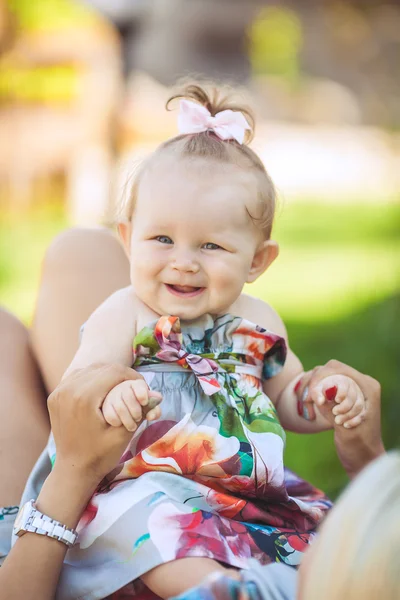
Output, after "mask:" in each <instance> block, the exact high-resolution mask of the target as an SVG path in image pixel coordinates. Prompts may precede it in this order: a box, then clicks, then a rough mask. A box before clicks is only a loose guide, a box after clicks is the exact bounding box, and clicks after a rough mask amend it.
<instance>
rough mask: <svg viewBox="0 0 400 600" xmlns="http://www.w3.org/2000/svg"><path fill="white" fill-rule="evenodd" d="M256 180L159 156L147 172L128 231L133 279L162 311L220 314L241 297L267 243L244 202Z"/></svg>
mask: <svg viewBox="0 0 400 600" xmlns="http://www.w3.org/2000/svg"><path fill="white" fill-rule="evenodd" d="M256 197H257V190H256V182H255V178H254V177H253V176H252V175H251V174H248V173H246V172H245V171H244V170H243V169H240V168H238V167H234V166H231V165H220V164H218V165H213V164H212V163H210V162H209V161H203V160H199V159H196V160H188V159H180V160H177V159H176V158H174V157H170V156H167V157H162V158H160V159H159V160H158V161H157V162H156V163H155V164H153V165H151V166H150V167H149V168H148V169H147V170H146V172H145V173H144V175H143V177H142V179H141V181H140V184H139V189H138V196H137V202H136V206H135V210H134V215H133V218H132V230H131V237H130V260H131V280H132V284H133V287H134V289H135V292H136V294H137V295H138V297H139V298H140V299H141V300H142V301H143V302H144V303H145V304H147V305H148V306H149V307H150V308H152V309H153V310H154V311H155V312H156V313H157V314H159V315H174V316H178V317H180V318H182V319H195V318H197V317H199V316H201V315H203V314H206V313H211V314H221V313H223V312H225V311H227V310H228V309H229V308H230V307H231V305H232V304H233V302H234V301H235V300H236V299H237V298H238V297H239V295H240V293H241V291H242V288H243V285H244V283H245V282H246V281H247V280H248V279H249V272H250V270H251V267H252V264H253V259H254V255H255V253H256V250H257V247H258V246H259V245H260V243H262V236H261V233H260V231H259V230H258V229H257V227H256V226H255V225H254V223H253V221H252V219H251V218H250V217H249V215H248V213H247V211H246V206H247V207H249V208H250V207H251V205H252V202H253V204H254V198H256Z"/></svg>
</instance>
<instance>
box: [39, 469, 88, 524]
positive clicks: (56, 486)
mask: <svg viewBox="0 0 400 600" xmlns="http://www.w3.org/2000/svg"><path fill="white" fill-rule="evenodd" d="M98 483H99V481H98V478H96V477H93V476H90V474H88V473H86V471H83V470H80V469H77V468H75V467H69V466H67V465H63V464H60V463H59V464H58V465H57V461H56V464H55V466H54V469H53V471H52V472H51V473H50V475H49V476H48V478H47V479H46V481H45V483H44V485H43V487H42V490H41V492H40V494H39V496H38V498H37V500H36V506H37V508H38V510H40V512H42V513H43V514H45V515H47V516H49V517H51V518H52V519H55V520H56V521H59V522H60V523H62V524H63V525H66V527H68V528H72V529H75V527H76V526H77V524H78V522H79V519H80V517H81V515H82V513H83V511H84V510H85V507H86V505H87V503H88V502H89V500H90V497H91V496H92V494H93V492H94V490H95V489H96V486H97V485H98Z"/></svg>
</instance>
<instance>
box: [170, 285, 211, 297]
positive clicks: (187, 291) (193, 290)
mask: <svg viewBox="0 0 400 600" xmlns="http://www.w3.org/2000/svg"><path fill="white" fill-rule="evenodd" d="M165 287H166V288H167V289H168V291H169V292H171V294H174V295H175V296H181V297H185V298H191V297H193V296H198V295H199V294H201V292H202V291H203V290H204V289H205V288H203V287H195V286H192V285H173V284H170V283H166V284H165Z"/></svg>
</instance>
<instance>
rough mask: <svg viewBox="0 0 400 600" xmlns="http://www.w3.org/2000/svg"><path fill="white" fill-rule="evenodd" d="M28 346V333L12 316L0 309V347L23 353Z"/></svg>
mask: <svg viewBox="0 0 400 600" xmlns="http://www.w3.org/2000/svg"><path fill="white" fill-rule="evenodd" d="M28 346H29V332H28V330H27V328H26V327H25V325H23V324H22V323H21V321H19V319H17V317H15V316H14V315H13V314H11V313H10V312H8V311H7V310H5V309H4V308H1V307H0V347H1V348H2V347H5V348H13V349H14V351H18V350H22V351H24V350H25V349H26V348H27V347H28Z"/></svg>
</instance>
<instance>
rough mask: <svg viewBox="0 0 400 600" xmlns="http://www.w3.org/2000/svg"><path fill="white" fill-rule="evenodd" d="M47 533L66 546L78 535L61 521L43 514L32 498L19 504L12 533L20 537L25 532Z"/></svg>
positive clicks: (72, 543)
mask: <svg viewBox="0 0 400 600" xmlns="http://www.w3.org/2000/svg"><path fill="white" fill-rule="evenodd" d="M28 531H29V532H31V533H38V534H39V535H47V536H48V537H51V538H53V539H55V540H58V541H59V542H63V544H66V545H67V546H73V545H74V544H75V542H76V539H77V537H78V534H77V532H76V531H75V530H74V529H68V528H67V527H66V526H65V525H63V524H62V523H59V522H58V521H55V520H54V519H51V518H50V517H48V516H47V515H43V514H42V513H41V512H39V511H38V510H37V508H36V507H35V502H34V500H29V502H27V503H26V504H24V505H23V506H21V508H20V509H19V513H18V515H17V518H16V519H15V525H14V534H15V535H17V536H18V537H20V536H21V535H24V534H25V533H27V532H28Z"/></svg>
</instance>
